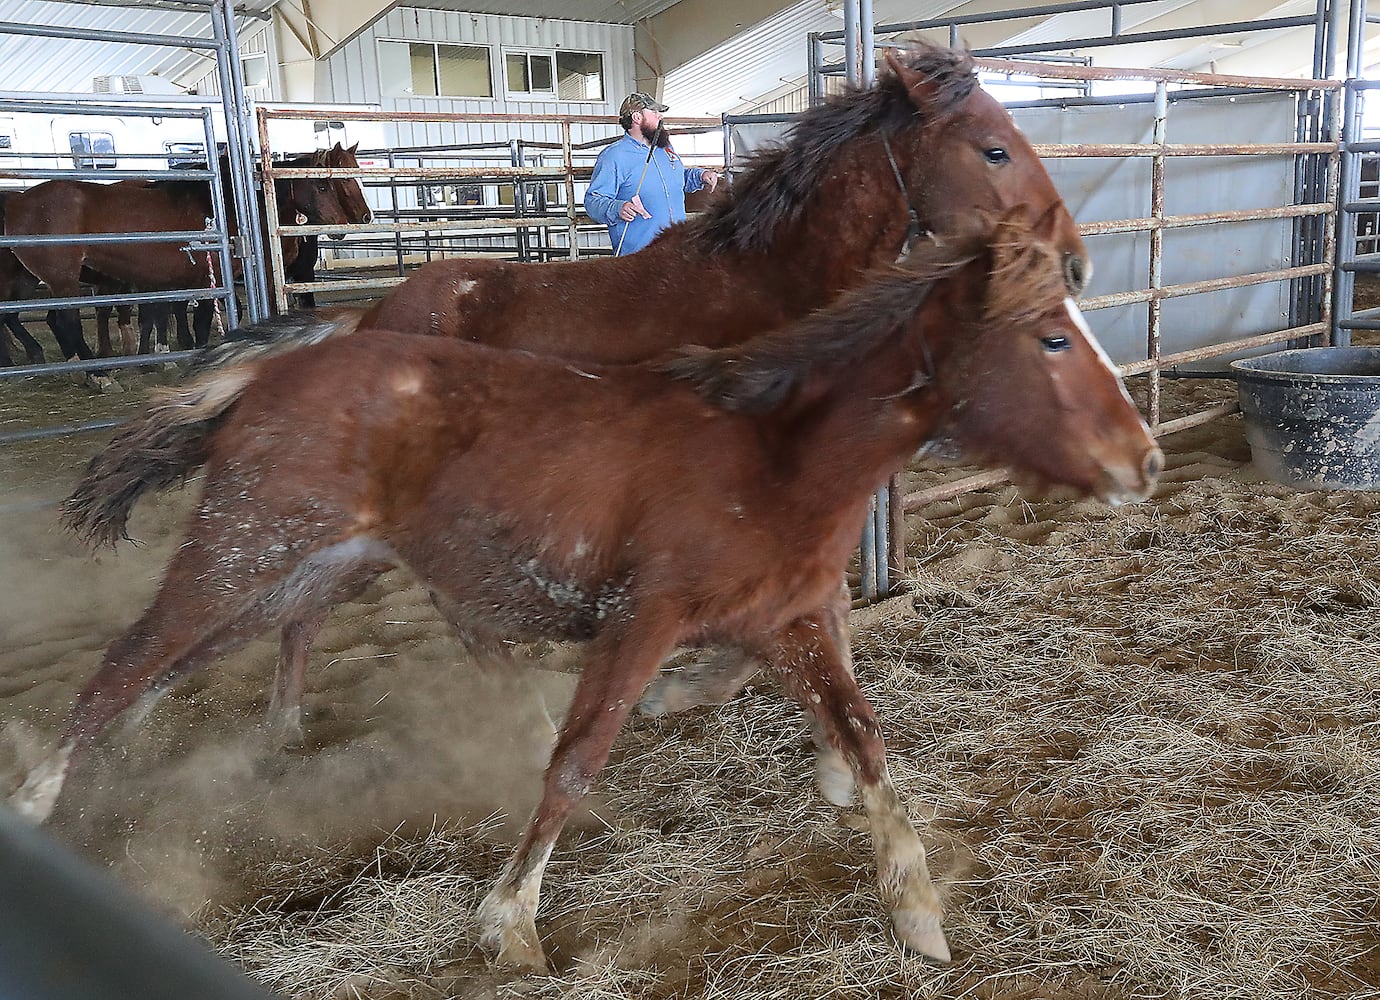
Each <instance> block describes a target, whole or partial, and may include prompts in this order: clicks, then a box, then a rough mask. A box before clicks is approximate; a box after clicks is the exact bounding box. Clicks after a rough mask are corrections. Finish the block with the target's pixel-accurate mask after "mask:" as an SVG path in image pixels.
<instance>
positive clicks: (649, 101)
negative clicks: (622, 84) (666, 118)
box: [618, 90, 671, 118]
mask: <svg viewBox="0 0 1380 1000" xmlns="http://www.w3.org/2000/svg"><path fill="white" fill-rule="evenodd" d="M644 108H645V109H647V110H649V111H658V112H660V111H670V110H671V109H670V108H669V107H667V106H666V105H665V104H662V103H661V102H660V101H658V100H657V99H656V98H655V97H653V96H652V95H651V94H645V93H643V92H642V91H640V90H634V91H633V92H632V93H631V94H629V95H628V96H627V97H625V98H623V103H622V105H620V106H619V108H618V116H619V117H620V118H621V117H623V115H630V114H632V113H633V112H634V111H641V110H643V109H644Z"/></svg>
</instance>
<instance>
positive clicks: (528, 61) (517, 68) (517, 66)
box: [503, 52, 556, 97]
mask: <svg viewBox="0 0 1380 1000" xmlns="http://www.w3.org/2000/svg"><path fill="white" fill-rule="evenodd" d="M503 65H504V71H505V73H506V75H507V80H508V93H510V94H514V95H527V94H535V95H539V96H545V97H555V96H556V86H555V79H554V73H553V71H552V66H553V65H554V61H553V60H552V58H551V55H550V54H549V53H543V52H509V53H506V54H505V55H504V57H503Z"/></svg>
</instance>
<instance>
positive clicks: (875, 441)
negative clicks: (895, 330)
mask: <svg viewBox="0 0 1380 1000" xmlns="http://www.w3.org/2000/svg"><path fill="white" fill-rule="evenodd" d="M898 340H899V338H898ZM930 363H931V362H930V361H929V359H928V358H924V359H922V358H917V357H916V356H915V355H914V354H913V353H912V352H911V350H910V349H908V347H907V345H905V344H904V343H900V342H893V343H891V344H887V345H884V346H881V347H879V348H877V349H876V350H873V351H871V352H869V354H868V355H867V356H866V357H865V358H862V359H860V361H859V363H858V364H856V365H847V366H844V367H841V368H839V369H838V370H836V371H834V372H831V373H827V374H823V375H820V376H817V377H816V379H815V380H814V382H813V384H811V383H808V382H807V384H806V385H805V386H804V387H803V389H802V391H801V393H800V396H801V398H800V399H798V400H797V401H796V402H795V404H794V405H793V406H792V405H791V404H788V405H787V409H786V410H785V411H783V413H782V414H781V417H780V418H779V419H782V420H783V421H784V432H785V433H786V434H788V435H790V437H791V447H790V450H789V462H790V465H791V466H792V467H794V469H795V470H796V472H795V476H796V482H795V486H796V488H797V489H796V493H797V495H799V496H804V497H807V498H810V502H811V503H814V502H815V501H816V500H820V501H823V500H825V499H826V498H832V499H833V500H834V502H836V503H838V504H840V505H845V504H846V503H847V502H849V501H856V500H858V499H859V498H863V499H865V498H866V497H867V496H868V495H869V494H870V493H871V492H872V490H874V489H875V488H876V487H877V486H879V485H881V483H882V482H883V481H884V480H885V479H886V477H887V476H889V475H890V474H891V473H892V472H895V471H896V470H897V469H899V468H900V467H901V466H903V465H904V464H905V462H906V461H907V460H908V459H909V457H910V456H911V455H913V454H914V453H915V452H916V451H917V450H918V449H919V448H920V446H921V445H923V444H924V443H925V442H926V441H928V440H929V439H930V438H931V437H932V436H933V435H934V434H935V433H936V431H937V430H938V429H939V426H940V423H941V421H942V419H943V415H944V407H945V404H944V402H943V397H942V394H941V393H940V391H939V390H938V389H937V387H934V386H931V385H927V384H926V383H927V382H928V380H929V379H930V378H931V377H932V376H931V375H930V374H929V372H928V370H927V369H928V366H929V364H930ZM767 419H771V418H770V417H768V418H767Z"/></svg>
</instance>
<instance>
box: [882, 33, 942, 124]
mask: <svg viewBox="0 0 1380 1000" xmlns="http://www.w3.org/2000/svg"><path fill="white" fill-rule="evenodd" d="M886 64H887V65H888V66H890V67H891V71H892V72H893V73H895V74H896V78H897V79H898V80H900V81H901V85H902V86H904V87H905V88H906V96H907V97H908V98H910V103H912V104H914V105H915V107H916V109H917V110H918V111H920V112H921V113H922V114H924V116H925V118H926V120H929V119H930V118H931V117H932V116H933V114H932V113H933V111H934V109H935V108H937V107H941V106H942V105H941V104H940V99H941V96H942V95H941V93H940V85H939V81H938V80H937V79H935V78H934V77H932V76H926V75H925V74H923V73H920V72H918V71H917V70H914V69H912V68H911V67H909V66H907V65H906V64H905V63H903V62H902V61H901V60H900V58H899V57H898V56H897V55H896V50H895V49H887V51H886Z"/></svg>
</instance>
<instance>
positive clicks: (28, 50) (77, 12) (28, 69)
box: [0, 0, 272, 93]
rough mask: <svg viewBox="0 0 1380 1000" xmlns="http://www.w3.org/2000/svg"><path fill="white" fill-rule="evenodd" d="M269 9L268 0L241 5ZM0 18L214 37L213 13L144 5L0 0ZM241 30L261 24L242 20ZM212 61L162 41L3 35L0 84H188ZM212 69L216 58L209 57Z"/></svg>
mask: <svg viewBox="0 0 1380 1000" xmlns="http://www.w3.org/2000/svg"><path fill="white" fill-rule="evenodd" d="M237 6H247V7H250V8H256V9H263V8H267V7H269V6H272V4H271V3H270V2H268V0H255V2H251V3H248V4H237ZM0 21H12V22H23V23H27V24H51V25H58V26H62V27H69V28H93V29H97V30H105V31H137V32H144V33H148V34H160V35H185V36H189V37H198V38H210V37H211V18H210V14H209V13H208V12H197V11H192V12H188V11H186V10H162V9H159V10H149V9H147V8H142V7H116V6H110V5H96V4H76V3H48V2H45V0H0ZM238 23H239V25H240V27H241V30H243V29H244V28H245V26H247V25H250V24H262V23H263V22H261V21H259V20H258V19H256V18H240V19H239V20H238ZM207 65H208V60H207V52H206V51H205V50H202V51H200V52H192V51H189V50H187V49H183V48H175V47H172V46H162V45H129V44H116V43H112V42H87V41H76V40H69V39H59V38H52V39H45V38H35V37H32V36H27V35H0V90H5V91H33V92H39V93H52V92H62V93H89V92H90V91H91V79H92V77H96V76H143V75H157V76H161V77H163V78H165V79H168V80H172V81H174V82H177V83H189V82H190V80H188V79H187V78H189V77H199V76H200V75H202V74H203V73H204V71H205V67H206V66H207ZM209 65H211V67H212V69H214V64H213V63H211V64H209Z"/></svg>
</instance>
